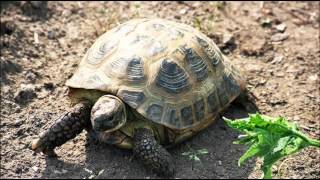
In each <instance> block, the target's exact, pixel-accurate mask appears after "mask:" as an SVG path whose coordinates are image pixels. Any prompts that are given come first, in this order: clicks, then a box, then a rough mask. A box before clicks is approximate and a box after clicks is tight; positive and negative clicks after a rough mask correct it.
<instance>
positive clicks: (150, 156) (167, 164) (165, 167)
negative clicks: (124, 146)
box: [133, 128, 175, 177]
mask: <svg viewBox="0 0 320 180" xmlns="http://www.w3.org/2000/svg"><path fill="white" fill-rule="evenodd" d="M133 153H134V155H135V157H136V158H137V159H138V160H140V161H141V162H142V163H143V164H144V165H145V166H146V167H147V168H150V169H151V170H152V171H153V172H155V173H156V174H157V175H160V176H166V177H171V176H173V174H174V169H175V167H174V163H173V160H172V157H171V155H170V154H169V152H168V151H167V150H166V149H165V148H164V147H162V146H161V145H159V144H158V143H157V141H156V140H155V138H154V136H153V134H152V132H151V130H148V129H145V128H141V129H138V130H136V132H135V134H134V147H133Z"/></svg>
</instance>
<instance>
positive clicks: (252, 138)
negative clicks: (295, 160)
mask: <svg viewBox="0 0 320 180" xmlns="http://www.w3.org/2000/svg"><path fill="white" fill-rule="evenodd" d="M224 120H225V122H226V124H227V125H228V126H229V127H231V128H233V129H236V130H239V131H240V132H242V133H245V134H244V135H241V136H239V138H238V140H236V141H234V143H235V144H246V145H249V146H250V147H249V149H248V150H247V151H246V152H245V153H244V154H243V155H242V156H241V157H240V159H239V161H238V165H239V166H240V165H241V164H243V162H244V161H246V160H247V159H249V158H251V157H254V156H257V157H261V158H262V159H263V165H262V167H261V168H262V170H263V172H264V177H263V178H267V179H270V178H272V171H271V167H272V165H273V164H274V163H276V162H277V161H278V160H279V159H281V158H283V157H285V156H288V155H290V154H293V153H295V152H297V151H299V150H301V149H303V148H305V147H308V146H315V147H318V148H319V147H320V141H319V140H314V139H311V138H309V137H307V136H306V135H304V134H303V133H302V132H300V131H299V128H298V126H297V124H293V123H289V122H288V121H287V120H286V119H285V118H283V117H278V118H272V117H269V116H265V115H260V114H250V115H249V118H243V119H237V120H233V121H232V120H230V119H227V118H224Z"/></svg>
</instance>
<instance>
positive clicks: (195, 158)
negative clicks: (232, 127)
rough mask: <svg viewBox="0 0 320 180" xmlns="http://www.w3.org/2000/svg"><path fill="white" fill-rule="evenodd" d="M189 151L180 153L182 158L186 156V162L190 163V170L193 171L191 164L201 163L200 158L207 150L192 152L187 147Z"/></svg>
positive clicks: (192, 150)
mask: <svg viewBox="0 0 320 180" xmlns="http://www.w3.org/2000/svg"><path fill="white" fill-rule="evenodd" d="M188 148H189V151H187V152H184V153H182V155H183V156H187V157H188V160H191V161H192V169H193V162H199V163H200V164H202V163H201V160H200V156H202V155H205V154H208V153H209V152H208V149H205V148H204V149H199V150H194V149H192V148H191V147H190V146H189V145H188Z"/></svg>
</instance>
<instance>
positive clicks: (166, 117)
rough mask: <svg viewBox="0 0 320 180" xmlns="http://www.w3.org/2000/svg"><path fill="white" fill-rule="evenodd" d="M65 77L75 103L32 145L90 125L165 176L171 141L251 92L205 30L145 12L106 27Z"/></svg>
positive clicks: (47, 146)
mask: <svg viewBox="0 0 320 180" xmlns="http://www.w3.org/2000/svg"><path fill="white" fill-rule="evenodd" d="M66 85H67V86H68V87H69V93H68V95H69V97H70V100H71V102H72V103H71V104H72V105H73V107H72V108H71V109H70V110H69V111H66V112H65V113H64V114H62V115H61V116H60V117H59V118H57V119H56V121H55V122H54V123H53V124H52V125H51V126H50V127H49V128H48V129H47V130H45V131H44V132H42V133H41V134H40V135H39V137H38V138H37V139H35V140H34V141H33V142H32V149H33V150H34V151H36V152H43V153H44V154H46V155H48V156H56V153H55V152H54V148H55V147H57V146H61V145H62V144H64V143H65V142H67V141H68V140H70V139H72V138H74V137H76V135H78V134H79V133H80V132H82V131H83V130H84V129H85V130H87V131H88V133H89V134H91V135H92V137H94V138H96V139H97V140H98V141H100V142H103V143H108V144H112V145H115V146H116V147H119V148H124V149H132V150H133V154H134V155H135V157H136V158H137V159H138V160H141V161H142V163H143V164H144V165H146V166H147V167H149V168H150V169H151V170H152V171H154V172H155V173H156V174H158V175H166V176H172V175H173V174H174V171H175V170H174V169H175V166H174V161H173V159H172V156H171V155H170V154H169V152H168V151H167V148H169V147H171V146H173V145H175V144H179V143H181V142H183V141H184V140H186V139H188V138H190V137H192V136H193V135H195V134H197V133H198V132H200V131H201V130H203V129H205V128H207V127H208V126H209V125H210V124H212V123H213V122H214V121H215V119H216V117H217V116H218V115H219V113H221V111H223V110H224V109H225V108H226V107H227V106H228V105H229V104H230V103H231V102H233V101H234V100H235V99H236V98H237V97H247V96H246V94H248V93H246V92H248V91H247V90H246V87H245V80H244V79H243V78H242V76H241V75H240V72H239V70H237V69H235V67H234V66H233V65H232V64H231V61H229V60H228V59H227V57H225V56H224V55H223V54H222V53H221V51H220V50H219V48H218V47H217V45H216V44H215V43H214V42H213V41H212V40H210V39H209V38H208V37H207V36H206V35H204V34H203V33H201V32H199V31H198V30H196V29H194V28H193V27H191V26H189V25H186V24H182V23H178V22H174V21H170V20H165V19H148V18H143V19H133V20H130V21H127V22H126V23H123V24H120V25H119V26H117V27H115V28H113V29H111V30H109V31H107V32H106V33H104V34H103V35H101V36H100V37H99V38H98V39H97V40H96V41H95V42H94V44H93V45H92V46H91V47H90V48H89V49H88V51H87V52H86V54H85V55H84V57H83V58H82V60H81V62H80V65H79V67H78V69H77V70H76V72H75V73H74V74H73V76H72V77H71V78H70V79H69V80H67V82H66ZM244 92H245V93H244ZM243 94H244V95H243ZM241 99H242V100H243V101H242V102H243V104H246V103H247V102H248V101H246V100H247V99H248V98H241Z"/></svg>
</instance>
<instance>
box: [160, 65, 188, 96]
mask: <svg viewBox="0 0 320 180" xmlns="http://www.w3.org/2000/svg"><path fill="white" fill-rule="evenodd" d="M156 85H157V86H159V87H162V88H163V89H165V90H166V91H167V92H169V93H180V92H182V91H184V90H187V89H188V88H189V87H190V85H189V82H188V76H187V74H186V73H185V71H184V70H183V69H181V68H180V67H179V66H178V65H177V64H176V63H175V62H173V61H172V60H169V59H165V60H163V61H162V64H161V67H160V70H159V74H158V75H157V78H156Z"/></svg>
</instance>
